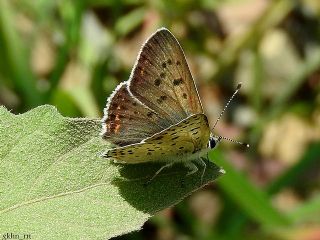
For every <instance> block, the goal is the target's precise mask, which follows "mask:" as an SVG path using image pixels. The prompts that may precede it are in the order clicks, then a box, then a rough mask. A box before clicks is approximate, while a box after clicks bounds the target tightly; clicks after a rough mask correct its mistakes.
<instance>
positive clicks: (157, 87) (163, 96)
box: [129, 29, 203, 124]
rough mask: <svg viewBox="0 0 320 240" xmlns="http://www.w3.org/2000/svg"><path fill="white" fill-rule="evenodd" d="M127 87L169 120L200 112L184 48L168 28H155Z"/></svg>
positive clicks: (175, 120)
mask: <svg viewBox="0 0 320 240" xmlns="http://www.w3.org/2000/svg"><path fill="white" fill-rule="evenodd" d="M129 91H130V92H131V93H132V94H133V95H134V96H135V97H136V98H137V99H139V100H140V101H141V102H143V103H144V104H145V105H147V106H148V107H149V108H151V109H152V110H154V111H155V112H157V113H158V114H159V115H161V116H162V117H163V118H165V119H166V120H167V121H168V122H170V123H171V124H175V123H178V122H180V121H181V120H183V119H185V118H187V117H188V116H190V115H192V114H197V113H202V112H203V110H202V106H201V102H200V99H199V96H198V92H197V89H196V86H195V83H194V81H193V78H192V76H191V73H190V71H189V67H188V64H187V62H186V59H185V56H184V53H183V50H182V49H181V47H180V45H179V43H178V41H177V40H176V39H175V37H174V36H173V35H172V34H171V33H170V32H169V31H168V30H167V29H160V30H158V31H157V32H156V33H155V34H154V35H152V36H151V37H150V38H149V39H148V40H147V41H146V43H145V44H144V45H143V47H142V49H141V52H140V54H139V56H138V59H137V62H136V65H135V67H134V68H133V70H132V73H131V76H130V80H129Z"/></svg>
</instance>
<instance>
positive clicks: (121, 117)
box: [102, 82, 170, 146]
mask: <svg viewBox="0 0 320 240" xmlns="http://www.w3.org/2000/svg"><path fill="white" fill-rule="evenodd" d="M102 122H103V123H102V124H103V133H102V136H103V137H104V138H105V139H107V140H109V141H111V142H113V143H114V144H117V145H120V146H123V145H128V144H132V143H138V142H140V141H141V140H143V139H145V138H147V137H149V136H151V135H153V134H155V133H157V132H160V131H161V130H163V129H165V128H167V127H168V126H170V125H169V124H168V123H167V122H166V121H165V119H163V118H161V117H159V115H158V114H157V113H155V112H154V111H152V110H151V109H149V108H148V107H147V106H145V105H143V104H142V103H141V102H140V101H138V100H137V99H136V98H134V97H132V95H131V94H130V93H129V91H128V89H127V83H126V82H124V83H121V84H120V85H119V86H118V87H117V89H116V90H115V91H114V93H113V94H112V95H111V96H110V98H109V99H108V103H107V107H106V108H105V117H104V118H103V120H102Z"/></svg>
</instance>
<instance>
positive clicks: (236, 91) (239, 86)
mask: <svg viewBox="0 0 320 240" xmlns="http://www.w3.org/2000/svg"><path fill="white" fill-rule="evenodd" d="M240 88H241V82H240V83H239V84H238V86H237V88H236V90H235V91H234V93H233V94H232V96H231V97H230V98H229V100H228V102H227V104H226V105H225V106H224V108H223V110H222V112H221V113H220V115H219V117H218V118H217V120H216V122H215V123H214V125H213V128H212V130H214V128H215V127H216V126H217V123H218V122H219V121H220V119H221V117H222V115H223V114H224V112H225V111H226V109H227V108H228V106H229V104H230V102H231V101H232V99H233V98H234V97H235V96H236V95H237V93H238V92H239V90H240ZM229 140H231V139H229Z"/></svg>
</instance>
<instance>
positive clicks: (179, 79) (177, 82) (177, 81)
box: [172, 78, 183, 86]
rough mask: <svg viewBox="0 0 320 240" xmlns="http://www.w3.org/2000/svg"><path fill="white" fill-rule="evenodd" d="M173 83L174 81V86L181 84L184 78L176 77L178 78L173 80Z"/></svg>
mask: <svg viewBox="0 0 320 240" xmlns="http://www.w3.org/2000/svg"><path fill="white" fill-rule="evenodd" d="M172 83H173V85H174V86H179V85H180V84H182V83H183V79H182V78H176V79H174V80H173V82H172Z"/></svg>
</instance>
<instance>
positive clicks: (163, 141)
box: [105, 114, 210, 164]
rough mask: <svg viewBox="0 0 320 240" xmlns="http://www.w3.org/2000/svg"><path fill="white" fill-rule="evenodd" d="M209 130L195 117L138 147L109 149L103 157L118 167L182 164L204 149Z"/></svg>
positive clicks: (204, 120) (203, 120) (204, 121)
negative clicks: (120, 165) (163, 163)
mask: <svg viewBox="0 0 320 240" xmlns="http://www.w3.org/2000/svg"><path fill="white" fill-rule="evenodd" d="M209 137H210V128H209V124H208V120H207V117H206V116H205V115H204V114H195V115H192V116H190V117H188V118H187V119H185V120H183V121H181V122H179V123H178V124H176V125H173V126H171V127H169V128H167V129H165V130H163V131H161V132H159V133H157V134H155V135H153V136H151V137H149V138H147V139H145V140H144V141H142V142H141V143H138V144H132V145H127V146H123V147H120V148H114V149H110V150H108V151H107V152H106V153H105V157H108V158H111V159H113V160H114V161H115V162H119V163H128V164H131V163H132V164H133V163H142V162H150V161H183V160H185V157H186V156H190V155H191V154H195V153H196V152H199V151H200V150H202V149H205V148H207V144H208V139H209Z"/></svg>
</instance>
